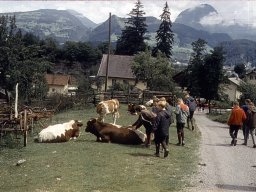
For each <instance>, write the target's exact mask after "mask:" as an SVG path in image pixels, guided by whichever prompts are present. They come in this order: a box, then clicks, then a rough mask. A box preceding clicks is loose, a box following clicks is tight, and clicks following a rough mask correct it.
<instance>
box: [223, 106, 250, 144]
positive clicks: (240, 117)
mask: <svg viewBox="0 0 256 192" xmlns="http://www.w3.org/2000/svg"><path fill="white" fill-rule="evenodd" d="M245 120H246V115H245V112H244V110H243V109H242V108H240V107H239V103H238V102H237V101H234V103H233V109H232V111H231V114H230V117H229V119H228V122H227V124H228V125H229V134H230V136H231V138H232V141H231V145H234V146H236V143H237V134H238V130H239V129H240V128H241V127H242V125H243V122H244V121H245Z"/></svg>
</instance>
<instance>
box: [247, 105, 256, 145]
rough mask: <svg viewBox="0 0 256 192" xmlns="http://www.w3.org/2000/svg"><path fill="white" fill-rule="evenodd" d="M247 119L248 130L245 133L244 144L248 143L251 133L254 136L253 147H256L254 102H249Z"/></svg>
mask: <svg viewBox="0 0 256 192" xmlns="http://www.w3.org/2000/svg"><path fill="white" fill-rule="evenodd" d="M246 117H247V118H246V120H245V122H244V124H245V126H246V128H247V129H248V132H246V134H247V135H245V140H244V145H247V140H248V139H249V133H250V134H251V136H252V142H253V148H256V144H255V139H254V134H253V132H254V130H255V127H256V107H255V105H254V103H253V102H250V103H249V104H248V110H247V111H246Z"/></svg>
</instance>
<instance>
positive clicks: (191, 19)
mask: <svg viewBox="0 0 256 192" xmlns="http://www.w3.org/2000/svg"><path fill="white" fill-rule="evenodd" d="M217 15H218V12H217V11H216V9H214V8H213V7H212V6H211V5H209V4H200V5H198V6H195V7H192V8H189V9H186V10H184V11H182V12H181V13H180V14H179V15H178V17H177V18H176V20H175V22H176V23H181V24H184V25H188V26H190V27H194V28H202V26H201V22H202V21H205V18H207V17H212V16H217Z"/></svg>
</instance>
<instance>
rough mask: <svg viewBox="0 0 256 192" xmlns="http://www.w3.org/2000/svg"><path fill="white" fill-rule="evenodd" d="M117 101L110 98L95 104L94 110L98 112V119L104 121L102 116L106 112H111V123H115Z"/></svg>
mask: <svg viewBox="0 0 256 192" xmlns="http://www.w3.org/2000/svg"><path fill="white" fill-rule="evenodd" d="M119 107H120V105H119V101H118V100H117V99H111V100H107V101H101V102H100V103H99V104H98V105H97V106H96V112H97V113H98V114H99V119H98V120H100V121H102V122H104V118H105V117H106V115H107V114H112V117H113V123H114V124H116V119H117V118H119V112H118V110H119Z"/></svg>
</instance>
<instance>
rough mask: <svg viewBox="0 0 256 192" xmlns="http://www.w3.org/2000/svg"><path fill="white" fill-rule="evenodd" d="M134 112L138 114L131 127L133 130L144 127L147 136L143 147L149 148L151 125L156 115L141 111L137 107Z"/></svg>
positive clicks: (145, 110)
mask: <svg viewBox="0 0 256 192" xmlns="http://www.w3.org/2000/svg"><path fill="white" fill-rule="evenodd" d="M135 111H136V112H137V114H139V118H138V119H137V121H136V122H135V123H133V124H132V126H134V127H135V129H138V128H140V127H141V126H142V125H143V126H144V127H145V129H146V135H147V139H146V143H145V146H146V147H150V145H151V135H152V132H153V124H154V121H155V118H156V114H155V113H153V112H152V111H149V110H147V109H144V110H141V108H140V107H137V108H136V109H135Z"/></svg>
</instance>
